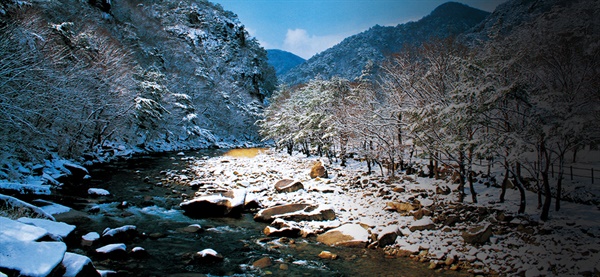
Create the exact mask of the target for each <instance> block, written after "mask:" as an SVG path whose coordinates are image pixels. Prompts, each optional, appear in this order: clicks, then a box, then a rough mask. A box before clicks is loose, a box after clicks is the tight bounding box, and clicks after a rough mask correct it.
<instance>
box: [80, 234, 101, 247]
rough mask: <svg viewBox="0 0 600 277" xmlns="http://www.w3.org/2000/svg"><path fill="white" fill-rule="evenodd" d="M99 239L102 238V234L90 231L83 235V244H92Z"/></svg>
mask: <svg viewBox="0 0 600 277" xmlns="http://www.w3.org/2000/svg"><path fill="white" fill-rule="evenodd" d="M98 239H100V234H98V233H96V232H89V233H87V234H85V235H83V236H81V246H92V245H94V243H95V242H96V241H97V240H98Z"/></svg>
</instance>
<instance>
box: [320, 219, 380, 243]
mask: <svg viewBox="0 0 600 277" xmlns="http://www.w3.org/2000/svg"><path fill="white" fill-rule="evenodd" d="M368 240H369V232H368V231H367V230H366V229H365V228H363V227H362V226H361V225H360V224H345V225H342V226H340V227H338V228H335V229H331V230H329V231H327V232H325V233H323V234H321V235H319V236H317V241H318V242H320V243H323V244H326V245H329V246H346V247H366V246H367V242H368Z"/></svg>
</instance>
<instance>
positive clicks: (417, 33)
mask: <svg viewBox="0 0 600 277" xmlns="http://www.w3.org/2000/svg"><path fill="white" fill-rule="evenodd" d="M489 14H490V13H488V12H486V11H482V10H479V9H476V8H472V7H469V6H467V5H464V4H461V3H457V2H447V3H444V4H442V5H440V6H438V7H437V8H436V9H434V10H433V11H432V12H431V13H430V14H429V15H427V16H425V17H423V18H422V19H420V20H418V21H414V22H408V23H405V24H399V25H397V26H395V27H390V26H379V25H375V26H373V27H371V28H370V29H369V30H367V31H364V32H362V33H359V34H356V35H353V36H350V37H348V38H346V39H344V40H343V41H342V42H340V43H339V44H337V45H335V46H333V47H332V48H329V49H327V50H325V51H323V52H321V53H319V54H317V55H315V56H313V57H312V58H310V59H309V60H308V61H306V62H304V63H302V64H300V65H298V66H296V67H294V68H292V69H291V70H290V71H288V72H287V73H285V74H283V75H279V76H278V77H279V79H280V81H281V82H283V83H287V84H291V85H294V84H299V83H305V82H308V81H309V80H310V79H313V78H314V77H315V76H318V75H320V76H322V77H323V78H330V77H333V76H340V77H342V78H346V79H349V80H353V79H355V78H356V77H358V76H360V74H361V73H362V70H363V69H364V67H365V65H366V64H367V63H371V62H372V63H375V64H377V63H379V62H381V61H383V60H384V59H385V58H386V56H388V55H391V54H393V53H397V52H400V51H402V49H403V48H404V46H406V45H419V44H421V43H423V42H426V41H429V40H431V39H435V38H440V39H441V38H446V37H449V36H457V35H459V34H462V33H464V32H466V31H468V30H469V29H471V28H473V27H474V26H476V25H477V24H479V23H480V22H482V21H483V20H484V19H485V18H486V17H487V16H488V15H489Z"/></svg>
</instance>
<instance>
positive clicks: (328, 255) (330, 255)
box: [319, 251, 338, 260]
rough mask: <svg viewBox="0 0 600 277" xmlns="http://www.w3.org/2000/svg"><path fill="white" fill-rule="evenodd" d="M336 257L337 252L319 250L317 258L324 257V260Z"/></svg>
mask: <svg viewBox="0 0 600 277" xmlns="http://www.w3.org/2000/svg"><path fill="white" fill-rule="evenodd" d="M337 257H338V255H337V254H333V253H331V252H329V251H321V253H319V258H321V259H325V260H335V259H337Z"/></svg>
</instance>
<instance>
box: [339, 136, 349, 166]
mask: <svg viewBox="0 0 600 277" xmlns="http://www.w3.org/2000/svg"><path fill="white" fill-rule="evenodd" d="M346 144H348V137H347V136H346V135H340V160H341V163H340V166H346Z"/></svg>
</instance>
